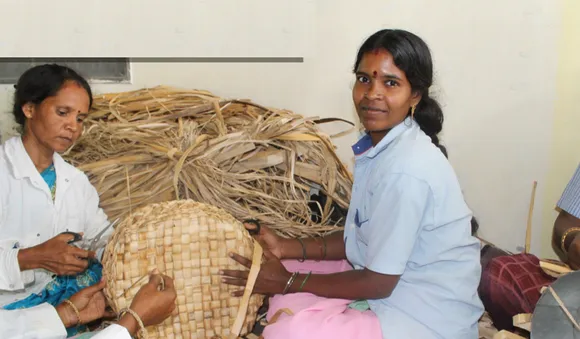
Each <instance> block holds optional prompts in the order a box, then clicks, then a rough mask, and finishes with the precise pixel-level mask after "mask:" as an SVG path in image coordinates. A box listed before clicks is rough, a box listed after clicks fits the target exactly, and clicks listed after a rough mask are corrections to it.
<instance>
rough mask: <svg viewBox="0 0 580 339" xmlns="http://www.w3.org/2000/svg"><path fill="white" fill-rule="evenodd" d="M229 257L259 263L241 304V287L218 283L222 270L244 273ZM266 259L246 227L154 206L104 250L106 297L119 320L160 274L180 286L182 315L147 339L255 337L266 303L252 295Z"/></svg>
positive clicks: (183, 208)
mask: <svg viewBox="0 0 580 339" xmlns="http://www.w3.org/2000/svg"><path fill="white" fill-rule="evenodd" d="M255 244H256V246H254V245H255ZM230 251H235V252H237V253H239V254H240V255H243V256H245V257H247V258H253V261H254V265H252V270H250V278H249V279H248V286H246V291H245V294H244V296H243V297H242V298H240V297H232V296H231V292H233V291H236V290H238V289H239V287H236V286H231V285H227V284H224V283H222V282H221V277H220V276H219V270H220V269H245V268H244V267H243V266H242V265H240V264H238V263H237V262H235V261H234V260H232V259H231V258H230V257H229V256H228V253H229V252H230ZM261 255H262V252H261V248H260V246H259V245H257V243H255V242H254V240H253V239H252V237H251V236H250V235H249V233H248V231H247V230H246V229H245V228H244V226H243V224H242V223H241V222H239V221H238V220H236V219H234V218H233V217H232V216H231V215H230V214H228V213H226V212H225V211H223V210H221V209H219V208H217V207H214V206H210V205H206V204H202V203H198V202H195V201H192V200H180V201H170V202H162V203H157V204H150V205H147V206H144V207H141V208H139V209H137V210H135V211H133V212H132V213H131V214H130V215H129V216H128V217H127V218H125V219H124V220H123V221H122V222H121V223H119V225H118V226H117V228H116V229H115V231H114V233H113V235H112V238H111V241H110V242H109V244H108V246H107V247H106V249H105V253H104V256H103V266H104V269H103V273H104V274H105V277H106V279H107V286H106V288H105V295H106V297H107V300H108V302H109V304H110V305H111V307H112V308H113V310H114V311H115V312H116V313H117V314H118V313H119V311H120V310H121V309H123V308H124V307H129V306H130V305H131V301H132V300H133V297H134V296H135V294H136V293H137V291H138V290H139V288H140V287H141V286H142V285H144V284H145V283H147V281H148V280H149V279H148V274H149V272H151V271H152V270H153V269H155V268H157V269H159V271H161V272H162V273H164V274H166V275H168V276H170V277H172V278H173V279H174V284H175V289H176V290H177V307H176V309H175V311H174V313H173V314H172V315H171V316H170V317H169V318H168V319H167V320H165V322H163V323H162V324H159V325H157V326H150V327H148V328H147V336H148V338H198V339H201V338H212V339H215V338H236V337H238V336H240V335H245V334H247V333H249V332H250V330H251V328H252V327H253V325H254V323H255V321H256V316H257V312H258V308H259V307H260V306H261V304H262V302H263V298H264V297H263V296H261V295H251V290H252V288H253V283H254V282H255V277H256V276H257V271H256V268H257V269H258V270H259V263H260V259H261ZM252 277H253V278H252Z"/></svg>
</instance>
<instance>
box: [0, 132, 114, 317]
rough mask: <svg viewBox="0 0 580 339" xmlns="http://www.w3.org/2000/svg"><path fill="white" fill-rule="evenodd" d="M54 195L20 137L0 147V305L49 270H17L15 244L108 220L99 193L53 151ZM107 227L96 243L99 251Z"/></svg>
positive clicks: (92, 228) (40, 284)
mask: <svg viewBox="0 0 580 339" xmlns="http://www.w3.org/2000/svg"><path fill="white" fill-rule="evenodd" d="M53 162H54V167H55V170H56V196H55V201H54V202H53V201H52V197H51V194H50V191H49V189H48V185H46V183H45V182H44V180H43V179H42V177H41V175H40V173H38V170H37V169H36V167H35V166H34V164H33V162H32V160H31V159H30V157H29V156H28V153H27V152H26V150H25V149H24V145H23V144H22V140H21V138H20V137H14V138H11V139H9V140H7V141H6V142H5V143H4V144H3V145H2V146H1V147H0V307H1V306H4V305H6V304H8V303H11V302H13V301H16V300H20V299H24V298H26V297H28V296H29V295H30V294H32V293H38V292H40V291H41V290H42V289H43V288H44V287H45V286H46V284H48V283H49V282H50V281H51V280H52V276H53V274H52V272H49V271H46V270H44V269H35V270H28V271H24V272H21V271H20V267H19V265H18V260H17V255H18V251H19V248H28V247H32V246H35V245H38V244H40V243H43V242H45V241H47V240H49V239H50V238H52V237H54V236H56V235H58V234H59V233H61V232H64V231H72V232H84V236H85V237H92V236H93V235H95V234H97V233H98V232H99V231H100V230H102V229H103V227H105V226H107V225H108V221H107V216H106V215H105V213H104V212H103V211H102V209H100V208H99V196H98V193H97V191H96V189H95V188H94V187H93V186H92V185H91V183H90V182H89V180H88V178H87V176H86V175H85V174H84V173H83V172H81V171H79V170H78V169H76V168H75V167H73V166H71V165H70V164H68V163H66V162H65V161H64V159H63V158H62V157H61V156H60V155H58V154H56V153H55V154H54V157H53ZM111 233H112V229H109V230H107V232H106V234H105V235H104V236H103V238H102V239H101V242H100V244H99V247H100V250H99V251H97V254H98V255H101V254H102V251H103V248H104V245H105V244H106V241H107V240H108V238H109V236H110V234H111Z"/></svg>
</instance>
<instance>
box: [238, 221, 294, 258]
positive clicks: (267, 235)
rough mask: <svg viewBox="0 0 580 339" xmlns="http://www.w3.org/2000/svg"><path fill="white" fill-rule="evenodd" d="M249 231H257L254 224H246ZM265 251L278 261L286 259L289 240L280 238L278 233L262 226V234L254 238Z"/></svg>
mask: <svg viewBox="0 0 580 339" xmlns="http://www.w3.org/2000/svg"><path fill="white" fill-rule="evenodd" d="M244 227H246V229H247V230H255V229H256V226H255V225H254V224H249V223H246V224H244ZM253 237H254V239H256V240H257V241H258V242H259V243H260V245H261V246H262V247H263V248H264V250H268V251H270V252H271V253H272V254H273V255H275V256H276V258H278V259H283V258H284V245H285V242H286V240H287V239H284V238H282V237H280V236H278V235H277V234H276V233H274V232H272V230H270V229H269V228H268V227H266V226H263V225H261V226H260V232H259V233H258V234H256V235H254V236H253Z"/></svg>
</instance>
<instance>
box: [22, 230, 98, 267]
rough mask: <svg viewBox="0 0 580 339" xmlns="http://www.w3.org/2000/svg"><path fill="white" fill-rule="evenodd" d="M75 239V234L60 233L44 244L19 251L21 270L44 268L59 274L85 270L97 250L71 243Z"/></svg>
mask: <svg viewBox="0 0 580 339" xmlns="http://www.w3.org/2000/svg"><path fill="white" fill-rule="evenodd" d="M81 235H82V234H81ZM73 239H74V236H73V235H70V234H60V235H57V236H56V237H54V238H51V239H49V240H47V241H46V242H43V243H42V244H39V245H36V246H34V247H30V248H26V249H22V250H20V251H18V264H19V265H20V270H21V271H25V270H30V269H35V268H44V269H45V270H48V271H51V272H53V273H55V274H57V275H74V274H78V273H81V272H83V271H84V270H86V269H87V267H88V266H89V261H88V260H87V259H88V258H94V257H95V252H91V251H87V250H83V249H81V248H78V247H75V246H71V245H69V244H68V242H69V241H71V240H73Z"/></svg>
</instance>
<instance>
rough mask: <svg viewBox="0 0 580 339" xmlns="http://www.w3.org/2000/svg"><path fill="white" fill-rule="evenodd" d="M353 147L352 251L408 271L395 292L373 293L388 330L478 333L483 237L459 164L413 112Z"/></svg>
mask: <svg viewBox="0 0 580 339" xmlns="http://www.w3.org/2000/svg"><path fill="white" fill-rule="evenodd" d="M353 150H354V152H355V155H356V161H355V170H354V178H355V179H354V186H353V191H352V198H351V205H350V208H349V213H348V216H347V223H346V228H345V231H344V236H345V244H346V255H347V258H348V260H349V261H350V262H351V263H352V264H353V266H354V267H355V268H356V269H363V268H365V267H366V268H368V269H369V270H371V271H375V272H378V273H382V274H389V275H400V276H401V277H400V280H399V282H398V284H397V286H396V287H395V289H394V290H393V292H392V293H391V295H390V296H389V297H388V298H385V299H379V300H369V305H370V307H371V309H372V310H373V311H374V312H375V313H376V314H377V316H378V317H379V320H380V322H381V328H382V331H383V336H384V337H385V338H405V339H415V338H416V339H429V338H444V339H477V338H478V326H477V322H478V320H479V318H480V317H481V315H482V314H483V311H484V309H483V305H482V303H481V300H480V299H479V296H478V294H477V287H478V285H479V281H480V277H481V264H480V243H479V241H478V240H477V239H476V238H475V237H473V236H472V235H471V217H472V213H471V211H470V209H469V208H468V207H467V204H466V203H465V201H464V198H463V193H462V192H461V188H460V186H459V182H458V179H457V177H456V175H455V172H454V170H453V168H452V167H451V165H450V164H449V162H448V161H447V159H446V158H445V156H444V155H443V153H441V151H440V150H439V149H438V148H437V147H436V146H435V145H433V144H432V142H431V139H430V138H429V137H428V136H427V135H426V134H425V133H423V131H421V129H420V128H419V126H418V125H417V123H416V122H415V121H413V120H411V119H410V118H407V119H406V120H405V121H404V122H403V123H401V124H399V125H398V126H396V127H395V128H393V129H392V130H391V131H390V132H389V133H388V134H387V135H386V136H385V137H384V138H383V139H382V140H381V141H380V142H379V144H377V145H376V146H375V147H373V146H372V142H371V139H370V137H369V136H368V135H367V136H364V137H362V138H361V139H360V140H359V141H358V142H357V143H356V144H355V145H354V146H353Z"/></svg>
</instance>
